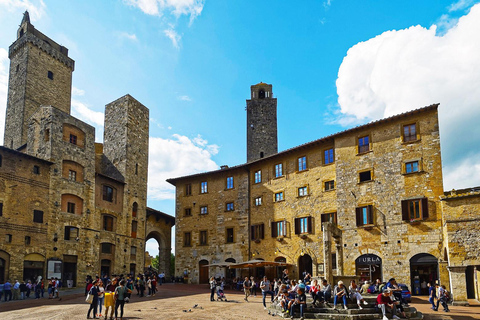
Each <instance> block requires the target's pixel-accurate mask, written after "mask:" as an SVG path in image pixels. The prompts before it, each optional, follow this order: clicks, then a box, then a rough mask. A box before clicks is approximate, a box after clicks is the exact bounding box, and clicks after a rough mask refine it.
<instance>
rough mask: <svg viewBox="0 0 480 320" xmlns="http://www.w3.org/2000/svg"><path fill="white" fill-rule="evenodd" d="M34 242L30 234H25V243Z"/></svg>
mask: <svg viewBox="0 0 480 320" xmlns="http://www.w3.org/2000/svg"><path fill="white" fill-rule="evenodd" d="M31 242H32V238H31V237H30V236H25V245H27V246H28V245H30V243H31Z"/></svg>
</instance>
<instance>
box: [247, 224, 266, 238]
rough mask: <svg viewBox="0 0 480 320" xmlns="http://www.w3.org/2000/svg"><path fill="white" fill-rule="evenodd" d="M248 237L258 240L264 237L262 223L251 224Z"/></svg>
mask: <svg viewBox="0 0 480 320" xmlns="http://www.w3.org/2000/svg"><path fill="white" fill-rule="evenodd" d="M250 238H251V239H252V240H260V239H263V238H264V227H263V223H262V224H257V225H253V226H251V227H250Z"/></svg>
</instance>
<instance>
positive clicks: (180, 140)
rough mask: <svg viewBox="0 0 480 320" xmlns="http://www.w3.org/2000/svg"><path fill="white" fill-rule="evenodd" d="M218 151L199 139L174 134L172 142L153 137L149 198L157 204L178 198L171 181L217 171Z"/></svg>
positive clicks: (151, 140) (150, 158) (151, 139)
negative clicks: (169, 181) (169, 179)
mask: <svg viewBox="0 0 480 320" xmlns="http://www.w3.org/2000/svg"><path fill="white" fill-rule="evenodd" d="M218 149H219V147H218V146H217V145H214V144H210V145H209V144H208V141H206V140H205V139H202V138H201V136H197V137H195V138H193V139H190V138H188V137H186V136H182V135H179V134H174V135H172V137H171V138H170V139H163V138H155V137H150V146H149V159H148V161H149V164H148V196H149V198H151V199H155V200H165V199H174V198H175V188H174V187H173V186H172V185H171V184H169V183H168V182H166V181H165V180H166V179H168V178H175V177H181V176H185V175H190V174H195V173H199V172H205V171H211V170H216V169H218V168H219V166H218V165H217V164H216V163H215V161H213V160H212V156H214V155H215V154H217V153H218Z"/></svg>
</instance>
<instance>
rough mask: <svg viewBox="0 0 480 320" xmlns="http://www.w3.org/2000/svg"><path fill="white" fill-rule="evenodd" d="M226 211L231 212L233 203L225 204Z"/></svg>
mask: <svg viewBox="0 0 480 320" xmlns="http://www.w3.org/2000/svg"><path fill="white" fill-rule="evenodd" d="M226 210H227V211H233V202H228V203H227V207H226Z"/></svg>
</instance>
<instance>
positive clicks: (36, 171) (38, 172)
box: [33, 166, 40, 174]
mask: <svg viewBox="0 0 480 320" xmlns="http://www.w3.org/2000/svg"><path fill="white" fill-rule="evenodd" d="M33 173H34V174H40V167H39V166H33Z"/></svg>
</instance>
